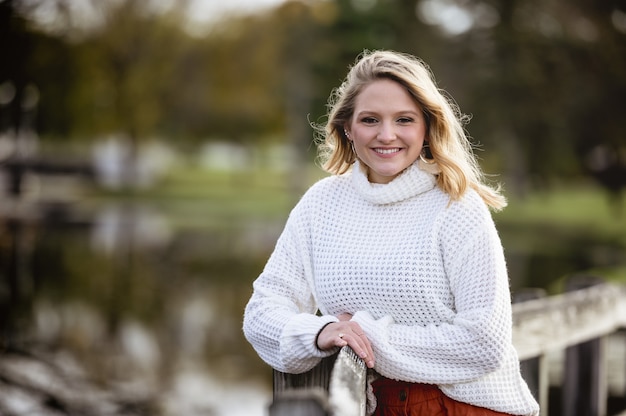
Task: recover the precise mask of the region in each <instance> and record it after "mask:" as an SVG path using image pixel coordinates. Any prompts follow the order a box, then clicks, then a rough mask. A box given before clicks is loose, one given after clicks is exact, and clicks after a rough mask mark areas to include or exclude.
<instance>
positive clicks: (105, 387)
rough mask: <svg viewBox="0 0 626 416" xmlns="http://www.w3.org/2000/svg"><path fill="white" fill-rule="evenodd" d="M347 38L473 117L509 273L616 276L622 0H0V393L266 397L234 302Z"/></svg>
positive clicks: (115, 411)
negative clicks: (407, 70)
mask: <svg viewBox="0 0 626 416" xmlns="http://www.w3.org/2000/svg"><path fill="white" fill-rule="evenodd" d="M363 49H394V50H399V51H403V52H408V53H412V54H415V55H417V56H419V57H421V58H422V59H424V60H425V61H426V62H427V63H428V64H429V65H430V66H431V69H432V70H433V72H434V73H435V76H436V78H437V80H438V82H439V85H440V87H441V88H443V89H445V90H446V91H447V92H448V93H449V94H450V95H451V96H452V97H454V99H455V100H456V102H457V103H458V104H459V106H460V108H461V110H462V111H463V112H464V113H466V114H470V115H472V121H471V123H470V124H469V125H468V126H467V129H468V131H469V133H470V135H471V136H472V137H473V140H474V142H475V144H476V146H477V152H478V155H479V156H480V159H481V164H482V166H483V168H484V169H485V170H486V171H487V172H488V173H490V174H494V176H493V178H494V180H495V181H498V182H501V183H502V184H503V185H504V188H505V192H506V195H507V197H508V198H509V201H510V205H509V207H508V208H507V209H505V210H504V211H503V212H502V213H498V214H496V215H495V219H496V222H497V224H498V227H499V230H500V233H501V237H502V241H503V244H504V247H505V251H506V256H507V261H508V265H509V271H510V279H511V287H512V290H513V293H514V294H515V293H517V292H520V291H522V290H524V289H525V288H540V289H543V290H545V291H547V292H548V293H558V292H560V291H561V290H562V286H563V281H564V279H565V278H567V277H568V276H572V275H576V274H581V273H584V274H594V275H597V276H600V277H602V278H604V279H607V280H610V281H621V282H626V201H625V197H624V189H625V188H626V126H625V122H626V2H624V1H623V0H523V1H522V0H300V1H296V0H264V1H261V0H247V1H244V0H239V1H233V0H188V1H184V0H105V1H102V0H0V53H1V54H0V195H1V196H0V414H2V415H34V414H37V415H66V414H80V415H192V416H193V415H226V414H228V415H246V416H249V415H252V416H254V415H264V414H266V411H267V405H268V404H269V402H270V400H271V370H270V369H269V368H267V366H265V365H264V364H263V363H262V362H261V361H260V359H259V358H258V357H257V356H256V354H255V353H254V351H253V350H252V349H251V347H250V346H249V345H248V344H247V342H246V341H245V340H244V338H243V336H242V333H241V321H242V314H243V308H244V306H245V303H246V301H247V300H248V298H249V296H250V294H251V284H252V281H253V280H254V278H256V276H257V275H258V274H259V273H260V272H261V270H262V268H263V265H264V263H265V261H266V259H267V257H268V255H269V254H270V253H271V251H272V249H273V246H274V243H275V240H276V238H277V237H278V235H279V233H280V231H281V229H282V226H283V224H284V222H285V220H286V217H287V215H288V213H289V210H290V209H291V207H292V206H293V204H294V203H295V202H296V201H297V200H298V198H299V197H300V195H301V194H302V193H303V192H304V191H305V190H306V189H307V188H308V186H310V185H311V184H312V183H313V182H314V181H316V180H317V179H319V178H321V177H323V176H324V175H325V174H324V173H323V172H322V171H321V169H319V168H318V167H317V166H316V164H315V161H316V152H315V144H314V142H313V140H314V137H313V130H312V128H311V126H310V124H311V123H323V122H324V115H325V110H326V108H325V105H326V100H327V98H328V95H329V94H330V92H331V90H332V88H334V87H336V86H338V85H339V83H340V82H341V80H342V79H343V77H344V76H345V74H346V72H347V68H348V66H349V65H350V64H351V63H353V62H354V60H355V58H356V57H357V55H358V54H359V53H360V52H361V51H363ZM612 383H613V382H612ZM620 383H621V384H620ZM612 388H614V389H618V390H619V389H621V390H622V392H624V391H626V386H624V381H623V380H622V381H616V382H615V383H613V384H612Z"/></svg>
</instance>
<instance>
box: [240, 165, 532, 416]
mask: <svg viewBox="0 0 626 416" xmlns="http://www.w3.org/2000/svg"><path fill="white" fill-rule="evenodd" d="M318 311H319V312H318ZM345 312H347V313H350V314H353V320H354V321H356V322H358V323H359V324H360V325H361V327H362V328H363V329H364V330H365V332H366V333H367V336H368V337H369V339H370V341H371V342H372V345H373V348H374V353H375V355H376V367H375V369H376V371H377V372H378V373H380V374H381V375H383V376H385V377H388V378H392V379H396V380H404V381H410V382H419V383H431V384H437V385H439V387H440V388H441V389H442V391H443V392H444V393H445V394H446V395H447V396H449V397H451V398H453V399H456V400H459V401H462V402H466V403H471V404H474V405H477V406H481V407H486V408H489V409H493V410H497V411H501V412H507V413H510V414H517V415H534V414H537V413H538V405H537V402H536V401H535V400H534V399H533V397H532V395H531V394H530V392H529V390H528V387H527V385H526V383H525V382H524V380H523V379H522V378H521V376H520V372H519V361H518V358H517V353H516V351H515V349H514V348H513V345H512V341H511V303H510V292H509V282H508V276H507V271H506V264H505V260H504V254H503V252H502V246H501V243H500V239H499V237H498V234H497V231H496V228H495V225H494V223H493V220H492V218H491V215H490V213H489V210H488V208H487V206H486V205H485V204H484V202H483V201H482V200H481V198H480V197H479V196H478V195H477V194H476V193H475V192H474V191H468V192H467V193H466V195H465V196H464V197H463V198H462V199H461V200H459V201H453V202H451V201H450V198H449V196H448V195H447V194H445V193H444V192H443V191H441V190H440V189H439V188H438V187H437V186H436V179H435V176H433V175H432V174H430V173H427V172H425V171H423V170H421V169H420V168H419V165H418V164H417V163H416V164H414V165H412V166H410V167H409V168H408V169H407V170H406V171H405V172H403V173H402V174H401V175H400V176H398V177H397V178H396V179H394V180H393V181H392V182H390V183H389V184H372V183H370V182H369V181H368V180H367V176H366V174H365V172H364V170H363V169H362V167H361V166H360V165H359V163H358V162H357V163H355V166H354V167H353V169H352V170H351V172H349V173H347V174H345V175H341V176H331V177H328V178H325V179H322V180H321V181H319V182H318V183H316V184H315V185H313V186H312V187H311V188H310V189H309V190H308V191H307V193H306V194H305V195H304V196H303V197H302V199H301V200H300V201H299V203H298V204H297V205H296V207H295V208H294V209H293V211H292V212H291V214H290V216H289V219H288V221H287V224H286V226H285V229H284V231H283V233H282V234H281V236H280V238H279V240H278V242H277V245H276V247H275V249H274V252H273V253H272V255H271V257H270V259H269V260H268V262H267V264H266V267H265V269H264V270H263V273H262V274H261V275H260V276H259V277H258V279H257V280H256V281H255V282H254V293H253V295H252V297H251V299H250V301H249V303H248V305H247V306H246V311H245V316H244V333H245V335H246V338H247V339H248V340H249V342H250V343H251V344H252V345H253V346H254V348H255V349H256V351H257V352H258V354H259V355H260V357H261V358H262V359H263V360H265V361H266V362H267V363H268V364H269V365H271V366H272V367H273V368H275V369H277V370H279V371H283V372H288V373H301V372H304V371H307V370H309V369H311V368H312V367H313V366H315V365H316V364H318V363H319V361H320V359H321V358H323V357H325V356H328V355H331V354H333V353H334V352H336V351H320V350H319V349H317V347H316V345H315V337H316V335H317V333H318V331H319V330H320V329H321V328H322V327H323V326H324V325H325V324H326V323H328V322H332V321H336V320H337V318H335V316H338V315H339V314H341V313H345Z"/></svg>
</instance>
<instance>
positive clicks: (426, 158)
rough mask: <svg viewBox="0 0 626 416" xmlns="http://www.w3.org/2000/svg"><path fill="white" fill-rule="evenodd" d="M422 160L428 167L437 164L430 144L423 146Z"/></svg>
mask: <svg viewBox="0 0 626 416" xmlns="http://www.w3.org/2000/svg"><path fill="white" fill-rule="evenodd" d="M420 160H421V161H422V162H424V163H426V164H427V165H432V164H435V163H437V162H436V161H435V158H434V157H433V154H432V153H431V152H430V145H429V144H428V143H425V144H424V145H423V146H422V151H421V152H420Z"/></svg>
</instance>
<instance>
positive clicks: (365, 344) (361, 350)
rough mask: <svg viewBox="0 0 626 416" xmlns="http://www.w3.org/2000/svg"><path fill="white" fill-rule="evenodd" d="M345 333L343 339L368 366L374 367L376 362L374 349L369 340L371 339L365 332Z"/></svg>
mask: <svg viewBox="0 0 626 416" xmlns="http://www.w3.org/2000/svg"><path fill="white" fill-rule="evenodd" d="M340 335H343V337H342V338H341V339H343V340H345V341H347V342H348V345H349V346H350V348H352V349H353V350H354V352H355V353H356V354H357V355H358V356H359V357H361V359H363V361H364V362H365V365H367V367H369V368H372V367H373V366H374V364H375V358H374V351H373V349H372V346H371V344H370V342H369V339H368V338H367V336H365V334H364V333H363V334H361V335H358V334H357V333H355V332H350V333H346V334H343V333H342V334H340Z"/></svg>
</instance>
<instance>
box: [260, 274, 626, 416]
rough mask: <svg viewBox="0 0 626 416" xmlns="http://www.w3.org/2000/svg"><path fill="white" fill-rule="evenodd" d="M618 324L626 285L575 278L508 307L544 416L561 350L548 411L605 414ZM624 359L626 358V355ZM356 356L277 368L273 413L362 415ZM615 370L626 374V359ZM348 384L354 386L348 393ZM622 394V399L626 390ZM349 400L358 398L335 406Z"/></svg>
mask: <svg viewBox="0 0 626 416" xmlns="http://www.w3.org/2000/svg"><path fill="white" fill-rule="evenodd" d="M623 328H626V286H621V285H615V284H605V283H598V281H597V280H596V279H592V280H589V279H582V280H581V279H575V280H572V281H571V282H570V283H568V286H567V291H566V292H565V293H563V294H560V295H555V296H543V295H542V294H541V293H537V292H531V294H530V295H528V293H525V294H522V296H521V298H520V299H517V301H516V303H514V304H513V343H514V345H515V348H516V349H517V352H518V354H519V357H520V360H521V367H522V374H523V375H524V378H525V379H526V381H527V383H528V385H529V387H530V389H531V391H532V392H533V394H534V395H535V397H536V398H537V400H538V401H539V403H540V406H541V416H547V415H548V412H549V409H551V408H555V406H554V403H549V387H550V385H549V384H550V383H549V380H548V364H549V363H548V359H547V357H548V356H549V354H551V353H554V352H563V356H564V363H563V366H562V367H563V376H562V377H563V378H562V384H561V392H562V393H561V401H560V403H558V405H559V406H558V408H559V412H558V415H556V414H555V415H553V416H560V415H563V416H607V399H608V383H607V358H606V341H607V338H608V337H609V336H610V335H612V334H616V333H618V331H620V329H623ZM622 358H623V360H621V362H622V363H624V360H626V357H622ZM359 361H360V360H359V359H358V357H356V355H355V354H354V353H353V352H352V351H351V350H350V349H349V348H348V347H345V348H344V349H342V350H341V352H340V353H339V354H338V355H334V356H332V357H329V358H327V359H324V360H322V362H321V363H320V365H318V366H317V367H315V368H314V369H312V370H311V371H309V372H307V373H304V374H298V375H294V374H285V373H281V372H278V371H274V398H273V403H272V404H271V406H270V411H269V414H270V416H285V415H289V416H322V415H324V416H357V415H358V416H361V415H364V414H365V411H364V409H365V392H364V389H363V383H364V380H365V377H366V369H365V366H364V365H363V364H362V362H361V363H360V365H358V364H357V365H355V364H354V363H358V362H359ZM618 371H621V372H623V375H624V377H626V364H622V368H621V369H618ZM337 380H338V381H337ZM340 384H342V385H340ZM338 385H340V386H339V387H338ZM346 387H350V389H351V393H350V394H349V395H348V396H350V397H347V396H346ZM625 389H626V387H625ZM622 394H623V395H624V396H626V392H622ZM338 396H340V397H338ZM346 401H347V402H348V403H352V402H355V401H356V402H358V403H354V405H352V404H350V405H348V406H343V407H338V406H337V403H340V402H346ZM624 401H626V397H624ZM625 409H626V407H625ZM554 413H556V412H554Z"/></svg>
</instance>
